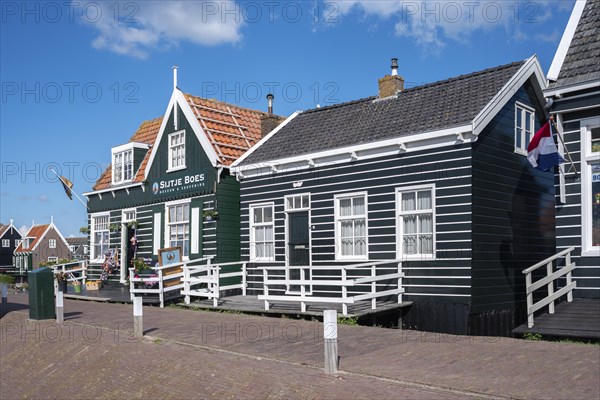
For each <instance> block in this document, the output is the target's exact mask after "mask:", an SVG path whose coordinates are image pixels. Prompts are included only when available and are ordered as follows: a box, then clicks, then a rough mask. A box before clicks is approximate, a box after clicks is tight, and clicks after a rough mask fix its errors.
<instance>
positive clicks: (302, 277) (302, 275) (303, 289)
mask: <svg viewBox="0 0 600 400" xmlns="http://www.w3.org/2000/svg"><path fill="white" fill-rule="evenodd" d="M305 279H306V270H305V269H304V268H300V280H301V281H304V280H305ZM305 294H306V287H305V286H304V285H303V284H302V285H300V297H301V298H302V299H304V296H305ZM300 309H301V310H302V312H306V302H305V301H304V300H302V301H300Z"/></svg>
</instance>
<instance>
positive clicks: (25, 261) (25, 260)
mask: <svg viewBox="0 0 600 400" xmlns="http://www.w3.org/2000/svg"><path fill="white" fill-rule="evenodd" d="M28 269H29V256H28V255H27V254H26V255H25V257H23V270H24V271H27V270H28Z"/></svg>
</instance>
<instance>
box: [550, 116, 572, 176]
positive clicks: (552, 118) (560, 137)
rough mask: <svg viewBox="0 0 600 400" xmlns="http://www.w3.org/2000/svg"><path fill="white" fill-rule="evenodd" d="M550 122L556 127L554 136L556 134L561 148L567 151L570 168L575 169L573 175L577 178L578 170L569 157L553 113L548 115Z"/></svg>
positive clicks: (569, 154)
mask: <svg viewBox="0 0 600 400" xmlns="http://www.w3.org/2000/svg"><path fill="white" fill-rule="evenodd" d="M550 123H551V124H552V125H553V126H554V128H556V136H558V140H560V142H561V143H562V145H563V149H565V151H566V152H567V157H569V161H570V162H571V168H573V169H574V170H575V177H576V178H577V179H579V171H577V167H576V166H575V163H574V162H573V158H572V157H571V153H570V152H569V148H568V147H567V146H566V145H565V141H564V140H563V138H562V134H561V132H560V129H558V125H556V122H554V116H553V115H551V116H550ZM569 170H570V169H569Z"/></svg>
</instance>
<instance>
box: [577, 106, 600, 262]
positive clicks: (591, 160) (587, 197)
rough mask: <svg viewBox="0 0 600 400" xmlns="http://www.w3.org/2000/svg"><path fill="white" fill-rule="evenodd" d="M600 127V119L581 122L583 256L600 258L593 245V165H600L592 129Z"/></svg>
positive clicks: (598, 247)
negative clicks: (594, 148) (595, 150)
mask: <svg viewBox="0 0 600 400" xmlns="http://www.w3.org/2000/svg"><path fill="white" fill-rule="evenodd" d="M598 127H600V117H596V118H589V119H584V120H582V121H581V128H580V131H581V156H582V163H581V175H582V176H581V178H582V179H581V255H582V256H583V257H600V246H593V245H592V229H593V225H592V217H593V210H592V207H593V205H592V164H600V157H599V156H598V152H596V153H592V144H591V143H592V129H594V128H598Z"/></svg>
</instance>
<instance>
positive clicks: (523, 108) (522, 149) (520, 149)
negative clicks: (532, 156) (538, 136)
mask: <svg viewBox="0 0 600 400" xmlns="http://www.w3.org/2000/svg"><path fill="white" fill-rule="evenodd" d="M527 112H529V113H531V117H530V121H529V123H530V125H529V126H530V127H531V131H529V141H527V140H526V138H527V133H528V131H527V130H526V129H525V128H526V126H527V125H526V124H525V118H526V115H527ZM519 113H521V123H522V124H523V126H518V125H517V115H518V114H519ZM519 129H522V133H521V146H517V135H518V130H519ZM534 134H535V109H533V108H531V107H530V106H528V105H526V104H523V103H520V102H518V101H517V102H516V103H515V126H514V145H515V153H517V154H521V155H524V156H527V146H528V144H529V142H531V138H532V137H533V135H534Z"/></svg>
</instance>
